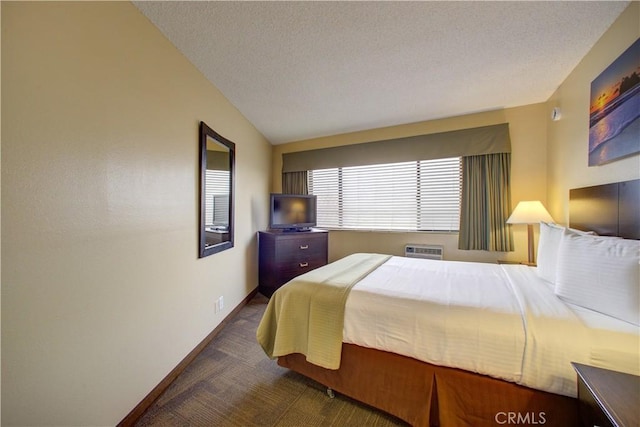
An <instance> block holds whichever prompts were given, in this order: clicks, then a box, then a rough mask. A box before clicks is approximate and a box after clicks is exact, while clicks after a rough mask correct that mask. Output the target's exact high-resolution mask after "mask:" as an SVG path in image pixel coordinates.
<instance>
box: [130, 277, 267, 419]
mask: <svg viewBox="0 0 640 427" xmlns="http://www.w3.org/2000/svg"><path fill="white" fill-rule="evenodd" d="M257 293H258V288H256V289H254V290H253V291H251V292H250V293H249V295H247V296H246V298H245V299H243V300H242V301H241V302H240V304H238V306H237V307H236V308H234V309H233V310H232V311H231V313H229V315H228V316H227V317H225V318H224V319H223V320H222V322H220V324H219V325H218V326H216V328H215V329H214V330H213V331H211V333H210V334H209V335H207V336H206V337H205V339H204V340H202V342H200V344H198V345H197V346H196V347H195V348H194V349H193V350H191V352H190V353H189V354H187V356H186V357H185V358H184V359H182V361H181V362H180V363H178V365H177V366H176V367H175V368H173V370H172V371H171V372H169V374H168V375H167V376H166V377H164V379H163V380H162V381H160V383H159V384H158V385H157V386H155V387H154V389H153V390H151V392H150V393H149V394H148V395H147V396H146V397H145V398H144V399H142V401H141V402H140V403H138V404H137V405H136V407H135V408H133V409H132V410H131V412H129V414H128V415H127V416H126V417H124V418H123V419H122V421H120V422H119V423H118V424H117V427H130V426H133V425H134V424H135V423H136V421H138V418H140V417H141V416H142V414H144V412H145V411H146V410H147V409H149V407H150V406H151V405H152V404H153V402H155V401H156V399H157V398H159V397H160V395H161V394H162V393H163V392H164V391H165V390H166V389H167V388H168V387H169V386H170V385H171V383H172V382H173V381H175V379H176V378H177V377H178V375H180V374H181V373H182V372H183V371H184V370H185V369H186V368H187V366H189V364H190V363H191V362H193V360H194V359H195V358H196V356H198V354H200V352H201V351H202V350H204V348H205V347H206V346H207V345H209V343H210V342H211V341H212V340H213V339H214V338H215V337H216V335H218V334H219V333H220V332H221V331H222V330H223V329H224V327H225V326H226V325H227V323H229V321H231V319H233V318H234V317H235V316H236V315H237V314H238V312H240V310H241V309H242V308H243V307H244V306H245V305H247V303H248V302H249V301H250V300H251V299H252V298H253V297H254V296H255V295H256V294H257Z"/></svg>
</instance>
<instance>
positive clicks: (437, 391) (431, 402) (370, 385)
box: [278, 344, 579, 427]
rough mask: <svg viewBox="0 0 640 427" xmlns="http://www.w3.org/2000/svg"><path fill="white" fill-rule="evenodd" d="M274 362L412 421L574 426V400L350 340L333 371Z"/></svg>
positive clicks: (292, 360)
mask: <svg viewBox="0 0 640 427" xmlns="http://www.w3.org/2000/svg"><path fill="white" fill-rule="evenodd" d="M278 364H279V365H280V366H283V367H285V368H288V369H291V370H292V371H295V372H298V373H300V374H302V375H304V376H306V377H309V378H311V379H313V380H315V381H317V382H319V383H320V384H323V385H325V386H327V387H330V388H332V389H333V390H335V391H336V392H338V393H342V394H344V395H346V396H349V397H351V398H353V399H356V400H358V401H360V402H363V403H365V404H368V405H371V406H373V407H375V408H378V409H380V410H382V411H385V412H387V413H389V414H392V415H394V416H396V417H398V418H400V419H402V420H404V421H406V422H408V423H409V424H411V425H413V426H419V427H428V426H440V427H450V426H451V427H453V426H455V427H458V426H474V427H476V426H496V425H516V424H517V425H537V424H539V425H544V426H561V427H567V426H576V425H579V418H578V404H577V400H576V399H573V398H570V397H566V396H560V395H556V394H552V393H547V392H543V391H539V390H533V389H531V388H528V387H523V386H519V385H517V384H513V383H510V382H506V381H501V380H498V379H495V378H491V377H487V376H484V375H480V374H475V373H472V372H467V371H463V370H460V369H454V368H445V367H441V366H436V365H431V364H428V363H425V362H421V361H418V360H416V359H412V358H409V357H405V356H400V355H398V354H394V353H388V352H385V351H380V350H374V349H370V348H365V347H359V346H356V345H353V344H343V345H342V362H341V365H340V369H338V370H328V369H324V368H321V367H319V366H316V365H312V364H310V363H308V362H307V361H306V360H305V357H304V356H303V355H301V354H290V355H287V356H281V357H279V358H278Z"/></svg>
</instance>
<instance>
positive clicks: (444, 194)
mask: <svg viewBox="0 0 640 427" xmlns="http://www.w3.org/2000/svg"><path fill="white" fill-rule="evenodd" d="M308 182H309V193H311V194H314V195H316V196H318V226H319V227H326V228H344V229H366V230H413V231H455V230H458V226H459V222H460V186H461V173H460V158H459V157H454V158H448V159H437V160H420V161H411V162H402V163H390V164H381V165H370V166H351V167H342V168H331V169H319V170H311V171H309V175H308Z"/></svg>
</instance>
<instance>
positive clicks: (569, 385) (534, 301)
mask: <svg viewBox="0 0 640 427" xmlns="http://www.w3.org/2000/svg"><path fill="white" fill-rule="evenodd" d="M638 331H639V329H638V327H635V326H633V325H631V324H629V323H626V322H623V321H620V320H617V319H614V318H611V317H609V316H605V315H601V314H599V313H595V312H592V311H590V310H585V309H581V308H580V307H576V306H571V305H570V304H567V303H565V302H563V301H562V300H560V299H559V298H558V297H557V296H556V295H555V294H554V292H553V287H552V286H550V284H549V283H548V282H545V281H544V280H542V279H540V278H539V277H538V276H537V274H536V270H535V268H533V267H527V266H524V265H511V264H502V265H497V264H485V263H471V262H455V261H432V260H423V259H413V258H403V257H392V258H390V259H389V260H388V261H387V262H386V263H384V264H383V265H381V266H380V267H378V268H377V269H376V270H375V271H373V272H372V273H370V274H369V275H368V276H366V277H365V278H364V279H362V280H361V281H360V282H358V283H357V284H356V285H355V286H354V287H353V288H352V290H351V293H350V294H349V297H348V298H347V302H346V309H345V318H344V331H343V342H345V343H351V344H355V345H359V346H363V347H369V348H375V349H378V350H384V351H389V352H393V353H397V354H401V355H403V356H408V357H412V358H415V359H418V360H421V361H424V362H428V363H431V364H435V365H440V366H449V367H454V368H460V369H464V370H467V371H471V372H476V373H479V374H483V375H488V376H491V377H495V378H499V379H503V380H506V381H510V382H514V383H517V384H521V385H524V386H527V387H531V388H535V389H538V390H544V391H549V392H552V393H556V394H562V395H566V396H572V397H575V396H576V394H577V390H576V380H575V372H574V371H573V369H572V367H571V365H570V362H572V361H576V362H580V363H586V364H590V365H594V366H600V367H605V368H609V369H616V370H621V371H624V372H629V373H635V374H638V373H640V366H638V365H639V364H640V361H639V357H640V356H639V352H640V350H639V349H640V340H639V332H638Z"/></svg>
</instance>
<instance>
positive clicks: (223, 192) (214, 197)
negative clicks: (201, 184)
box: [204, 169, 229, 227]
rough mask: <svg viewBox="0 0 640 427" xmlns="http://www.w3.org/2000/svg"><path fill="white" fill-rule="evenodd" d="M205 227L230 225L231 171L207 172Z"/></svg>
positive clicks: (211, 170) (209, 170)
mask: <svg viewBox="0 0 640 427" xmlns="http://www.w3.org/2000/svg"><path fill="white" fill-rule="evenodd" d="M204 223H205V226H207V227H208V226H224V225H229V171H222V170H214V169H207V170H206V172H205V200H204Z"/></svg>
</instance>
